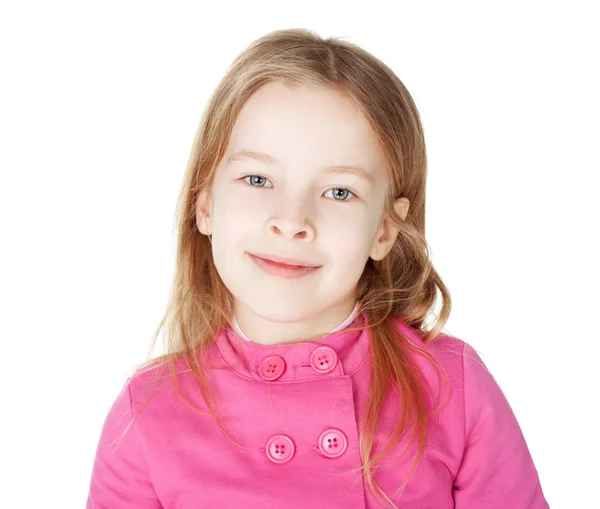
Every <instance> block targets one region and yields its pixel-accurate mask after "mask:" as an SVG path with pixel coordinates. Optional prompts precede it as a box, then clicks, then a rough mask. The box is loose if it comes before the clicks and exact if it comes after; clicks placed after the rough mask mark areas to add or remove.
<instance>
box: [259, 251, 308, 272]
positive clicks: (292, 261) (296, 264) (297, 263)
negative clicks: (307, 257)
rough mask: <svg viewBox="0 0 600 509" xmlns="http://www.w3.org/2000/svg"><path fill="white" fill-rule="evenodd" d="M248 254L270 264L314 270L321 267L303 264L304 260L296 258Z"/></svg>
mask: <svg viewBox="0 0 600 509" xmlns="http://www.w3.org/2000/svg"><path fill="white" fill-rule="evenodd" d="M248 254H249V255H251V256H254V257H256V258H261V259H262V260H265V261H268V262H274V263H277V264H279V265H286V266H293V267H312V268H318V267H320V265H313V264H311V263H306V262H303V261H302V260H295V259H294V258H283V257H281V256H272V255H268V254H263V253H248Z"/></svg>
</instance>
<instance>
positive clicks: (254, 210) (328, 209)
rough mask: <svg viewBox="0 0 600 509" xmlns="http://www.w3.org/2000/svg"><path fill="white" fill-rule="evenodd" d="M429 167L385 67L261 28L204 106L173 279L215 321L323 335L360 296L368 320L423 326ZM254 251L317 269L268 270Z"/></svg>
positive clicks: (299, 35) (406, 103)
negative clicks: (399, 318) (275, 273)
mask: <svg viewBox="0 0 600 509" xmlns="http://www.w3.org/2000/svg"><path fill="white" fill-rule="evenodd" d="M350 167H353V168H350ZM425 176H426V155H425V144H424V140H423V132H422V127H421V123H420V119H419V114H418V111H417V109H416V107H415V104H414V102H413V100H412V98H411V96H410V94H409V93H408V91H407V90H406V88H405V87H404V85H403V84H402V82H401V81H400V80H399V79H398V77H397V76H396V75H395V74H394V73H393V72H392V71H391V70H390V69H389V68H388V67H387V66H386V65H385V64H383V63H382V62H381V61H379V60H378V59H377V58H375V57H374V56H372V55H370V54H369V53H368V52H366V51H365V50H362V49H361V48H359V47H357V46H355V45H352V44H349V43H345V42H343V41H339V40H336V39H328V40H323V39H321V38H320V37H319V36H318V35H316V34H315V33H313V32H311V31H308V30H279V31H275V32H272V33H270V34H267V35H266V36H264V37H262V38H260V39H258V40H257V41H255V42H254V43H253V44H251V45H250V46H249V47H248V48H247V49H246V50H245V51H244V52H243V53H242V54H241V55H240V56H239V57H238V58H237V59H236V60H235V61H234V62H233V64H232V65H231V66H230V68H229V69H228V71H227V73H226V75H225V76H224V78H223V79H222V81H221V83H220V84H219V86H218V87H217V89H216V90H215V92H214V94H213V96H212V97H211V100H210V101H209V104H208V106H207V108H206V110H205V112H204V115H203V118H202V121H201V125H200V127H199V129H198V133H197V137H196V140H195V142H194V147H193V152H192V156H191V158H190V161H189V165H188V171H187V175H186V179H185V185H184V189H183V190H182V195H181V207H180V221H181V223H182V224H181V228H180V231H179V243H178V244H179V245H178V249H179V255H178V266H179V270H181V271H183V273H180V275H179V280H178V281H177V283H178V285H179V287H182V286H183V287H189V294H188V295H195V297H196V302H197V303H198V304H199V305H201V306H202V313H203V314H204V316H205V317H214V320H209V321H210V322H212V323H213V326H214V327H215V328H217V327H219V326H221V325H224V324H225V323H227V322H229V321H230V319H231V316H232V314H233V312H234V311H235V313H236V314H242V315H243V316H252V320H259V321H260V320H263V321H264V322H265V324H266V322H279V323H283V324H284V325H285V322H300V321H304V322H312V323H313V324H314V325H316V326H317V328H319V330H324V327H326V326H331V327H333V326H335V325H336V324H337V323H339V322H340V321H341V320H343V319H344V318H345V317H346V316H347V315H348V314H349V312H350V311H351V310H352V307H353V305H354V303H355V301H357V300H358V301H359V303H360V305H361V309H362V310H363V311H364V312H367V311H369V310H370V315H371V316H370V318H371V320H384V319H385V317H387V316H390V315H399V314H402V315H404V316H405V317H406V318H408V319H409V320H410V321H411V322H412V323H414V324H418V325H420V323H421V322H422V319H423V317H424V313H425V312H426V311H427V309H428V308H429V307H430V305H431V299H432V293H435V284H434V280H433V279H435V277H434V278H433V279H432V276H436V275H435V274H434V272H432V268H431V266H430V264H429V262H428V260H427V252H426V251H427V249H426V245H425V241H424V217H425ZM211 242H212V245H211ZM250 253H254V254H263V255H271V256H273V255H274V256H281V257H286V258H294V259H300V260H303V261H304V262H306V263H308V264H311V265H317V266H319V269H318V270H316V271H314V272H312V273H311V274H309V275H307V276H304V277H302V278H296V279H283V278H276V277H271V276H268V275H266V274H265V273H264V272H262V271H261V270H260V269H259V268H258V267H257V266H256V265H255V264H254V262H253V260H252V258H251V257H250ZM424 287H425V289H426V290H427V291H425V292H424V291H423V290H424ZM282 295H285V298H281V296H282ZM262 330H266V328H264V327H263V328H262Z"/></svg>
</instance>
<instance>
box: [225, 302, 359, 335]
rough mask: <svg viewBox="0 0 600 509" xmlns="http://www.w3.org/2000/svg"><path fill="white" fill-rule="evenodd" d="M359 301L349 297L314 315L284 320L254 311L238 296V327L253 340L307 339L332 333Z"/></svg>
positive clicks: (235, 308)
mask: <svg viewBox="0 0 600 509" xmlns="http://www.w3.org/2000/svg"><path fill="white" fill-rule="evenodd" d="M355 305H356V302H355V300H354V299H347V300H345V301H343V302H341V303H339V304H337V305H335V306H332V307H331V308H328V309H326V310H323V311H319V313H315V314H314V315H311V316H306V317H301V318H299V319H297V320H294V321H286V322H281V321H275V320H273V319H270V318H268V317H265V316H264V315H258V314H256V313H254V312H253V311H251V310H250V309H248V308H247V307H246V306H244V305H243V304H242V303H241V302H239V301H238V300H237V299H236V301H235V303H234V316H235V319H236V321H237V325H238V327H239V328H240V329H241V330H242V331H243V333H244V335H245V336H246V337H247V338H248V339H249V340H250V341H251V342H253V343H259V344H263V345H276V344H281V343H296V342H299V341H307V340H310V339H312V338H318V337H322V336H325V335H326V334H329V333H330V331H332V330H333V329H334V328H336V327H337V326H339V325H340V324H341V323H342V322H343V321H344V320H346V319H347V318H348V316H349V315H350V314H351V313H352V311H353V310H354V307H355Z"/></svg>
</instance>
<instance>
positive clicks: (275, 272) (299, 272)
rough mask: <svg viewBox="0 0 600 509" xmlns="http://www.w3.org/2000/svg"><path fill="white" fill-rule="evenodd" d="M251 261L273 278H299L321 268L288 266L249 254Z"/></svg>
mask: <svg viewBox="0 0 600 509" xmlns="http://www.w3.org/2000/svg"><path fill="white" fill-rule="evenodd" d="M248 256H249V257H250V259H251V260H252V261H253V262H254V263H255V264H256V265H257V266H258V267H259V268H260V269H262V270H263V271H264V272H266V273H267V274H270V275H272V276H278V277H283V278H288V279H289V278H297V277H302V276H305V275H307V274H310V273H312V272H315V271H316V270H318V269H320V268H321V267H305V266H301V265H288V264H285V263H279V262H273V261H271V260H265V259H264V258H260V257H259V256H255V255H253V254H250V253H248Z"/></svg>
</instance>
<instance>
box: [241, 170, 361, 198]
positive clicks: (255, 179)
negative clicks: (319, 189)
mask: <svg viewBox="0 0 600 509" xmlns="http://www.w3.org/2000/svg"><path fill="white" fill-rule="evenodd" d="M242 179H243V180H244V181H246V182H248V180H247V179H250V181H249V182H248V184H250V186H252V187H273V186H272V185H271V186H265V182H266V181H267V180H268V179H266V178H265V177H263V176H261V175H246V176H245V177H242ZM261 182H262V183H261ZM332 190H336V191H341V195H342V197H343V198H342V199H338V198H337V197H336V196H340V195H339V194H337V195H334V200H336V201H349V200H347V199H345V198H346V197H347V196H348V195H351V196H356V195H355V194H354V193H353V192H352V191H350V190H349V189H346V188H345V187H332V188H331V189H328V190H327V191H326V192H329V191H332Z"/></svg>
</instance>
